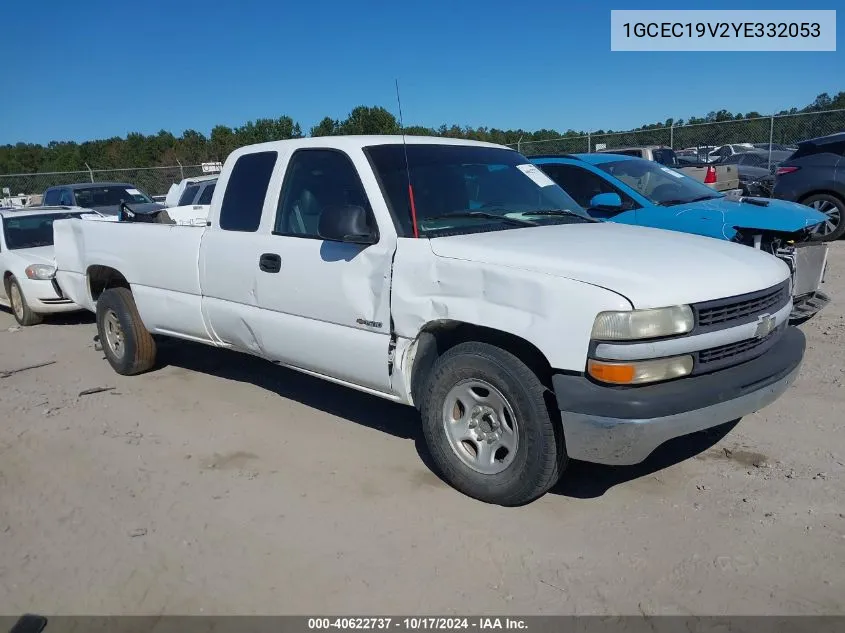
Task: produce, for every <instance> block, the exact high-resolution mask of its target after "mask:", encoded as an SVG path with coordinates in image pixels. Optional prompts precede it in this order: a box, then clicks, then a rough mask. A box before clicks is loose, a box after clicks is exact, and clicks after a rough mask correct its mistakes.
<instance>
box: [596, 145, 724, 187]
mask: <svg viewBox="0 0 845 633" xmlns="http://www.w3.org/2000/svg"><path fill="white" fill-rule="evenodd" d="M599 153H603V154H618V155H624V156H635V157H637V158H643V159H645V160H650V161H654V162H656V163H659V164H661V165H663V166H664V167H669V168H671V169H675V170H677V171H679V172H681V173H682V174H686V175H687V176H689V177H690V178H693V179H695V180H697V181H699V182H702V183H704V184H705V185H708V186H709V187H711V188H712V189H715V190H716V191H730V190H732V189H739V178H738V176H737V172H736V168H735V167H733V166H731V165H708V164H706V163H698V162H696V161H695V160H694V158H690V157H685V159H684V160H683V161H679V160H678V156H677V155H676V154H675V152H674V150H673V149H672V148H671V147H663V146H660V145H651V146H646V147H622V148H619V149H608V150H601V151H600V152H599Z"/></svg>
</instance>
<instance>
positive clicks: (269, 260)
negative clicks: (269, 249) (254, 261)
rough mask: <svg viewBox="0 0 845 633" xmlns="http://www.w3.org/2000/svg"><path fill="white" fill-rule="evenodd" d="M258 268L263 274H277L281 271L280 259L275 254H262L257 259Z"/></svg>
mask: <svg viewBox="0 0 845 633" xmlns="http://www.w3.org/2000/svg"><path fill="white" fill-rule="evenodd" d="M258 268H260V269H261V270H263V271H264V272H265V273H277V272H279V271H280V270H281V269H282V258H281V257H279V256H278V255H276V254H275V253H264V254H263V255H262V256H261V257H260V258H259V259H258Z"/></svg>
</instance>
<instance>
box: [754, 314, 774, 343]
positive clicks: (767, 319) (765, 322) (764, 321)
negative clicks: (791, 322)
mask: <svg viewBox="0 0 845 633" xmlns="http://www.w3.org/2000/svg"><path fill="white" fill-rule="evenodd" d="M776 323H777V322H776V321H775V317H773V316H772V315H771V314H764V315H762V316H760V318H758V319H757V330H756V331H755V332H754V338H766V337H767V336H768V335H769V334H771V333H772V330H774V329H775V324H776Z"/></svg>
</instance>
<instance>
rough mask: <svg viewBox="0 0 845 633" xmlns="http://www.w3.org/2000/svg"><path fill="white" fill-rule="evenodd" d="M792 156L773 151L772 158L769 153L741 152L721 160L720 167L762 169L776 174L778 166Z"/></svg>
mask: <svg viewBox="0 0 845 633" xmlns="http://www.w3.org/2000/svg"><path fill="white" fill-rule="evenodd" d="M791 155H792V152H782V151H774V150H773V151H772V152H771V156H770V155H769V152H767V151H762V150H757V149H752V150H748V151H747V152H740V153H737V154H732V155H731V156H727V157H725V158H720V159H719V161H718V164H719V165H740V166H742V167H755V168H762V169H764V170H766V172H768V173H772V174H773V173H774V172H775V169H776V168H777V166H778V165H779V164H780V163H782V162H783V161H785V160H786V159H787V158H789V157H790V156H791ZM769 160H771V168H770V167H769Z"/></svg>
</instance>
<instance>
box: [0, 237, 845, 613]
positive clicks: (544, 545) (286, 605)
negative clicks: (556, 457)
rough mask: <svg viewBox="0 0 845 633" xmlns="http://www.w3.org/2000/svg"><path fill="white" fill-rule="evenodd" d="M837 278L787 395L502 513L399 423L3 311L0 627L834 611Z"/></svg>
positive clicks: (841, 402) (283, 379) (194, 359)
mask: <svg viewBox="0 0 845 633" xmlns="http://www.w3.org/2000/svg"><path fill="white" fill-rule="evenodd" d="M831 259H832V261H831V266H830V269H829V272H828V277H827V282H826V284H825V288H826V290H827V291H828V293H829V294H831V295H833V296H834V301H833V303H832V304H831V305H829V306H828V308H827V309H826V310H825V312H824V313H823V314H822V315H821V316H819V317H816V318H815V319H814V320H812V321H810V322H809V323H807V324H806V325H804V326H803V329H804V330H805V332H807V334H808V337H809V350H808V354H807V358H806V361H805V365H804V368H803V370H802V373H801V376H800V378H799V379H798V381H797V383H796V384H795V385H794V386H793V387H792V388H791V389H790V391H789V392H788V393H787V394H786V395H785V396H784V397H783V398H782V399H781V400H780V401H778V402H777V403H775V404H774V405H772V406H770V407H769V408H767V409H765V410H764V411H763V412H761V413H758V414H755V415H752V416H749V417H747V418H745V419H743V420H742V421H741V422H740V423H739V424H738V425H736V426H735V427H733V428H721V429H718V431H717V432H712V433H709V434H699V435H696V436H692V437H689V438H682V441H677V442H674V443H671V444H669V445H666V446H664V447H661V449H659V450H658V452H657V453H655V454H654V455H653V456H652V458H650V459H649V461H648V462H647V463H645V464H643V465H640V466H638V467H630V468H606V467H598V466H591V465H587V464H582V463H573V464H572V466H571V467H570V470H569V471H568V472H567V473H566V475H565V476H564V479H563V481H562V482H561V484H560V485H559V486H558V488H557V489H556V490H554V491H553V492H552V493H550V494H548V495H546V496H545V497H543V498H542V499H540V500H539V501H537V502H535V503H533V504H531V505H529V506H527V507H523V508H518V509H504V508H499V507H494V506H488V505H484V504H482V503H479V502H475V501H472V500H470V499H468V498H466V497H464V496H462V495H460V494H459V493H457V492H455V491H453V490H452V489H451V488H449V487H447V486H446V485H445V484H443V483H442V482H441V481H440V480H439V479H438V478H437V477H436V476H435V475H434V474H432V472H431V470H430V469H429V468H428V466H427V465H426V463H427V457H426V456H425V451H424V449H423V448H422V442H421V438H420V433H419V432H418V428H417V420H416V418H415V414H414V412H413V411H411V410H410V409H406V408H403V407H400V406H397V405H393V404H390V403H386V402H383V401H380V400H377V399H374V398H370V397H369V396H365V395H362V394H358V393H356V392H352V391H349V390H346V389H344V388H340V387H336V386H333V385H330V384H327V383H323V382H321V381H318V380H315V379H312V378H309V377H306V376H302V375H299V374H296V373H293V372H290V371H287V370H283V369H279V368H276V367H274V366H272V365H270V364H267V363H264V362H261V361H259V360H256V359H251V358H248V357H244V356H240V355H237V354H233V353H228V352H223V351H218V350H214V349H209V348H205V347H199V346H194V345H188V344H181V343H173V344H169V345H168V346H167V347H166V348H165V349H163V350H162V351H161V361H162V364H163V365H164V366H163V367H162V368H160V369H158V370H156V371H154V372H152V373H149V374H146V375H144V376H139V377H135V378H123V377H120V376H117V375H116V374H114V373H113V372H112V370H111V368H110V367H109V366H108V364H107V363H106V362H105V361H104V360H103V359H102V354H101V353H99V352H96V351H95V350H94V349H93V341H92V338H93V336H94V334H95V326H94V324H93V319H92V318H91V317H89V316H87V315H86V316H80V317H73V318H63V319H58V320H57V319H52V320H50V321H49V322H48V323H46V324H43V325H39V326H36V327H32V328H26V329H20V328H17V327H15V326H16V324H15V322H14V319H13V318H12V316H11V315H10V314H9V313H8V312H2V311H0V419H2V424H0V614H5V615H17V614H20V613H23V612H29V611H34V612H40V613H46V614H189V613H190V614H194V613H204V614H223V613H226V614H248V613H250V614H252V613H261V614H275V613H279V614H281V613H298V614H303V613H310V614H341V615H342V614H349V613H357V614H362V615H365V614H403V613H404V614H409V613H443V614H448V613H460V614H470V613H472V614H482V613H484V614H503V615H504V614H530V613H544V614H558V613H567V614H587V613H602V614H605V613H607V614H638V613H646V614H659V613H663V614H665V613H671V614H761V613H767V614H771V613H778V614H809V613H815V614H833V613H836V614H842V613H845V487H843V480H845V388H843V386H844V385H845V347H843V342H845V243H842V242H840V243H838V244H835V245H834V247H833V249H832V254H831ZM41 363H52V364H49V365H44V366H42V367H39V368H34V369H29V370H25V371H20V372H17V373H11V374H9V373H8V372H9V371H10V370H15V369H18V368H23V367H26V366H31V365H37V364H41ZM100 387H106V388H109V390H107V391H100V392H98V393H91V394H88V395H80V392H83V391H84V390H89V389H93V388H100Z"/></svg>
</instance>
